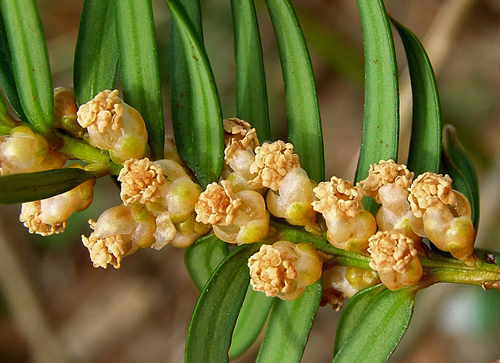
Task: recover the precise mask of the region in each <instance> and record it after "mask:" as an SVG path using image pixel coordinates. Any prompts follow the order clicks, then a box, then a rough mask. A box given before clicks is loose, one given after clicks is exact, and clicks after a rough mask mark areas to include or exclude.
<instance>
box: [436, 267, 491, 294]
mask: <svg viewBox="0 0 500 363" xmlns="http://www.w3.org/2000/svg"><path fill="white" fill-rule="evenodd" d="M427 278H430V279H432V280H434V281H435V282H449V283H455V284H468V285H481V286H483V287H484V288H496V289H499V288H500V271H499V272H491V271H484V270H467V269H459V268H449V267H443V268H435V269H432V270H430V271H429V272H428V274H427Z"/></svg>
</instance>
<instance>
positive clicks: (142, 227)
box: [82, 204, 156, 269]
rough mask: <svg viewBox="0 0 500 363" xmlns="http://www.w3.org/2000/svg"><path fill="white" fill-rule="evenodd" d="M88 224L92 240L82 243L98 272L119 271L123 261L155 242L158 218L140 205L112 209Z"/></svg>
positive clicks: (88, 238) (88, 239) (84, 239)
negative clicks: (111, 266) (100, 269)
mask: <svg viewBox="0 0 500 363" xmlns="http://www.w3.org/2000/svg"><path fill="white" fill-rule="evenodd" d="M89 224H90V227H91V228H92V229H93V230H94V231H93V232H92V233H91V234H90V236H89V237H86V236H83V235H82V242H83V245H84V246H85V247H87V248H88V250H89V254H90V259H91V260H92V262H93V264H94V267H96V268H97V267H102V268H107V266H108V264H110V265H113V267H114V268H117V269H118V268H120V266H121V261H122V259H123V257H125V256H128V255H131V254H132V253H134V252H135V251H137V249H139V248H146V247H149V246H151V245H152V244H153V242H154V237H153V234H154V232H155V230H156V224H155V218H154V217H153V216H151V215H150V214H149V213H148V212H147V210H146V208H145V207H144V206H141V205H139V204H135V205H129V206H125V205H123V204H122V205H119V206H116V207H112V208H110V209H108V210H106V211H105V212H104V213H102V214H101V216H100V217H99V218H98V219H97V222H94V221H93V220H89Z"/></svg>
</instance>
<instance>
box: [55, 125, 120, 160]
mask: <svg viewBox="0 0 500 363" xmlns="http://www.w3.org/2000/svg"><path fill="white" fill-rule="evenodd" d="M54 134H55V140H54V139H53V140H51V141H52V143H53V144H55V145H56V150H57V151H59V152H61V153H63V154H64V155H67V156H69V157H71V158H75V159H80V160H82V161H84V162H86V163H109V162H110V159H109V155H108V154H107V153H106V152H104V151H102V150H99V149H97V148H95V147H93V146H91V145H89V144H87V143H86V142H84V141H83V140H80V139H76V138H74V137H72V136H70V135H68V134H66V133H64V132H60V131H54Z"/></svg>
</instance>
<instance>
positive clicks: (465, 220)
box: [408, 172, 475, 265]
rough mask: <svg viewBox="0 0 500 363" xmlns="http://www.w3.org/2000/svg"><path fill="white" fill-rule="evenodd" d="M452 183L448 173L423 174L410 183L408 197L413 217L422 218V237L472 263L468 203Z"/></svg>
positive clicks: (472, 231)
mask: <svg viewBox="0 0 500 363" xmlns="http://www.w3.org/2000/svg"><path fill="white" fill-rule="evenodd" d="M451 182H452V180H451V178H450V177H449V176H448V175H445V176H442V175H438V174H434V173H429V172H427V173H424V174H422V175H420V176H419V177H418V178H417V179H416V180H415V181H414V182H413V184H412V186H411V189H410V195H409V197H408V200H409V201H410V206H411V209H412V211H413V214H414V215H415V217H417V218H421V219H422V226H423V231H420V233H421V235H422V237H428V238H429V240H430V241H431V242H432V243H433V244H434V245H435V246H436V247H437V248H439V249H440V250H442V251H447V252H450V253H451V254H452V256H453V257H455V258H457V259H459V260H460V261H462V262H463V263H465V264H468V265H473V264H474V257H473V252H474V238H475V230H474V226H473V225H472V220H471V207H470V203H469V201H468V200H467V198H466V197H465V196H464V195H463V194H462V193H460V192H458V191H456V190H453V188H452V186H451ZM412 228H413V225H412ZM413 229H414V230H417V228H413ZM422 232H423V233H422Z"/></svg>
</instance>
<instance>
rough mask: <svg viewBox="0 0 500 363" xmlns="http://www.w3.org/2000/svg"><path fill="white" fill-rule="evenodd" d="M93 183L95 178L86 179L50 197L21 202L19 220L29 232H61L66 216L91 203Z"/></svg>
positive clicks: (50, 233) (43, 233)
mask: <svg viewBox="0 0 500 363" xmlns="http://www.w3.org/2000/svg"><path fill="white" fill-rule="evenodd" d="M94 184H95V180H88V181H86V182H84V183H82V184H80V185H79V186H77V187H76V188H73V189H71V190H69V191H67V192H65V193H62V194H59V195H56V196H53V197H51V198H47V199H43V200H38V201H34V202H27V203H23V204H22V207H21V215H20V216H19V220H20V221H21V222H22V223H23V224H24V226H25V227H26V228H28V229H29V232H30V233H36V234H39V235H42V236H50V235H52V234H58V233H62V232H64V229H65V228H66V225H67V220H68V218H69V217H70V216H71V215H72V214H73V213H76V212H80V211H82V210H84V209H87V208H88V206H89V205H90V204H91V203H92V200H93V198H94V195H93V188H94Z"/></svg>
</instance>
